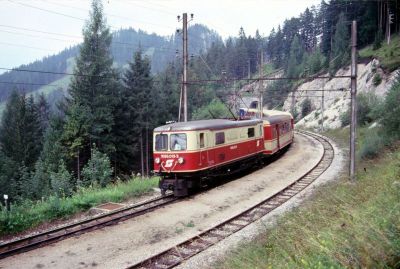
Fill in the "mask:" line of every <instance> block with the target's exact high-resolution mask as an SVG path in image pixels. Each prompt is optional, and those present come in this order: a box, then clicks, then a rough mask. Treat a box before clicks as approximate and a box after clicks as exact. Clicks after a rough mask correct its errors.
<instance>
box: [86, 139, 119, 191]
mask: <svg viewBox="0 0 400 269" xmlns="http://www.w3.org/2000/svg"><path fill="white" fill-rule="evenodd" d="M112 173H113V169H112V168H111V164H110V159H109V158H108V156H107V155H106V154H104V153H101V152H100V151H98V150H97V148H96V147H95V146H93V148H92V156H91V158H90V160H89V162H88V163H87V164H86V165H85V167H84V168H83V169H82V178H83V179H82V182H79V185H81V186H95V185H97V184H99V185H100V186H101V187H105V186H106V185H107V184H108V183H110V181H111V175H112Z"/></svg>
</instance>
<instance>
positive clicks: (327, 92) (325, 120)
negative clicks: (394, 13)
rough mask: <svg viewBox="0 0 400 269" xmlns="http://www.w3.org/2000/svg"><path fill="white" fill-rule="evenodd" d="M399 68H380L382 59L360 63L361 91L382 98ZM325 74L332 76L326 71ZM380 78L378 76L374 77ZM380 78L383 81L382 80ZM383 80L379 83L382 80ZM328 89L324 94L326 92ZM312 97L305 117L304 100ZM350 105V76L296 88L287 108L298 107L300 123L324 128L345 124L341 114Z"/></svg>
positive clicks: (342, 71)
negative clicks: (385, 69)
mask: <svg viewBox="0 0 400 269" xmlns="http://www.w3.org/2000/svg"><path fill="white" fill-rule="evenodd" d="M397 72H398V70H396V71H394V72H392V73H385V72H384V71H383V70H382V69H381V68H380V67H379V61H378V60H376V59H374V60H372V61H370V62H369V63H367V64H359V65H358V78H357V93H368V92H371V93H374V94H376V95H377V96H379V97H384V96H385V94H386V92H387V91H388V89H390V87H391V85H392V84H393V81H394V79H395V77H396V74H397ZM335 75H336V76H343V75H350V67H349V66H348V67H346V68H343V69H340V70H339V71H337V73H336V74H335ZM323 76H328V74H325V75H323ZM375 76H376V78H375V79H374V77H375ZM379 77H380V78H381V81H380V82H379ZM378 82H379V83H378ZM322 90H324V93H323V92H322ZM322 95H324V103H323V107H324V110H323V111H322V110H321V105H322ZM306 98H309V99H310V101H311V109H312V111H311V113H309V114H308V115H306V116H305V117H303V115H301V107H302V103H303V101H304V100H305V99H306ZM349 105H350V79H349V78H333V79H315V80H313V81H310V82H306V83H304V84H302V85H301V86H299V87H298V88H297V89H296V90H295V94H294V97H292V96H291V95H290V96H288V98H287V99H286V101H285V103H284V106H283V110H285V111H292V109H293V108H294V109H295V110H296V111H297V113H300V115H299V116H298V119H299V118H301V119H300V120H299V121H298V122H297V124H296V125H297V126H301V127H305V128H311V129H321V127H322V124H323V127H324V128H326V129H328V128H329V129H335V128H340V127H341V122H340V115H341V114H342V113H344V112H345V111H346V110H347V109H348V107H349Z"/></svg>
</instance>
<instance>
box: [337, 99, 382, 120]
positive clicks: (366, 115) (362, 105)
mask: <svg viewBox="0 0 400 269" xmlns="http://www.w3.org/2000/svg"><path fill="white" fill-rule="evenodd" d="M350 109H351V108H350V107H349V108H348V109H347V110H346V112H344V113H342V114H341V115H340V121H341V123H342V126H346V125H349V124H350V119H351V117H350V115H351V113H350ZM381 110H382V101H381V100H380V99H379V98H378V97H377V96H376V95H375V94H374V93H360V94H358V95H357V124H358V125H360V126H363V125H365V124H368V123H371V122H373V121H375V120H377V119H379V118H380V117H381V114H382V112H381Z"/></svg>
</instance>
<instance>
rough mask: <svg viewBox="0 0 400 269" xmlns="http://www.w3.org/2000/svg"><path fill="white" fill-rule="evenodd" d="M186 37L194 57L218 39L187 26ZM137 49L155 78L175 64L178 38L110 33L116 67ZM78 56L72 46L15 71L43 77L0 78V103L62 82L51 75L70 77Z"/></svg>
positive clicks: (10, 74) (133, 32)
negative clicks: (15, 94)
mask: <svg viewBox="0 0 400 269" xmlns="http://www.w3.org/2000/svg"><path fill="white" fill-rule="evenodd" d="M188 33H189V39H190V43H189V51H190V53H192V54H194V55H198V54H199V53H200V52H201V51H206V50H207V49H208V48H209V47H210V46H211V44H212V43H213V42H215V41H219V42H220V41H221V37H220V36H219V35H218V34H217V33H216V32H215V31H213V30H210V29H208V28H207V27H206V26H204V25H200V24H194V25H192V26H190V27H189V29H188ZM139 48H141V50H142V51H143V53H144V54H145V55H146V56H148V57H149V59H150V60H151V71H152V73H153V74H155V73H158V72H160V71H162V70H164V69H165V68H166V66H167V65H168V64H169V63H171V62H175V61H178V60H179V59H177V58H176V53H177V51H179V52H180V51H181V50H182V49H181V48H182V36H181V35H179V34H176V33H171V36H168V37H163V36H159V35H156V34H154V33H153V34H149V33H147V32H145V31H142V30H135V29H133V28H130V29H121V30H118V31H116V32H113V33H112V42H111V54H112V56H113V59H114V61H115V63H116V65H117V66H118V67H124V66H126V65H127V63H128V62H129V61H130V60H131V59H132V51H136V50H138V49H139ZM78 53H79V46H74V47H71V48H67V49H65V50H64V51H62V52H60V53H59V54H56V55H53V56H48V57H45V58H43V59H42V60H38V61H35V62H33V63H31V64H26V65H21V66H19V67H18V68H17V69H24V70H28V71H29V70H33V71H44V72H45V73H42V72H39V73H38V72H18V71H10V72H6V73H4V74H1V75H0V81H3V82H12V83H10V84H7V83H4V84H3V83H0V103H1V102H3V101H5V100H6V99H7V98H8V96H9V95H10V93H11V91H12V90H13V89H17V90H18V91H19V92H24V93H29V92H33V91H35V90H37V89H39V88H40V87H42V85H41V84H43V85H46V84H51V83H52V82H54V81H57V80H58V79H61V78H63V77H64V75H63V74H54V73H70V72H69V70H67V69H68V67H69V66H68V65H69V63H68V61H69V60H70V59H71V58H73V57H76V56H77V55H78ZM70 69H72V68H70ZM46 71H50V73H46ZM14 83H22V84H14ZM23 83H25V84H23ZM31 84H37V85H31Z"/></svg>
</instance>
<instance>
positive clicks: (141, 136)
mask: <svg viewBox="0 0 400 269" xmlns="http://www.w3.org/2000/svg"><path fill="white" fill-rule="evenodd" d="M143 159H144V157H143V131H141V132H140V162H141V164H142V174H141V177H142V178H143V177H144V163H143V161H144V160H143Z"/></svg>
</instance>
